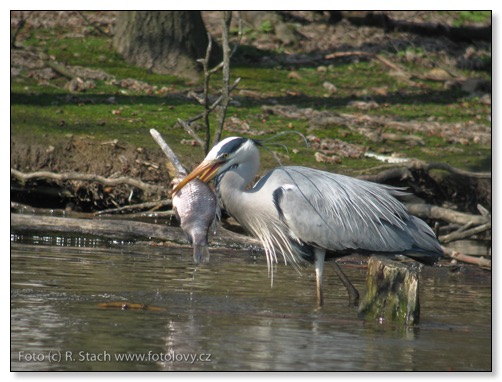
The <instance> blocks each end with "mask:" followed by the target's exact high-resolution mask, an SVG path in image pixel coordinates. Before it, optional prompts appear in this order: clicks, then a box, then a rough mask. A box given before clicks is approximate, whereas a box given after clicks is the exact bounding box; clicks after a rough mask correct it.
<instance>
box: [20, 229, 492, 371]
mask: <svg viewBox="0 0 502 382" xmlns="http://www.w3.org/2000/svg"><path fill="white" fill-rule="evenodd" d="M211 256H212V258H211V262H210V263H209V264H207V265H204V266H201V267H198V268H196V267H195V266H194V265H193V263H192V252H191V249H183V248H169V247H162V246H151V245H140V244H129V245H128V244H125V243H116V244H115V245H113V244H112V245H110V244H107V243H104V242H100V241H97V240H92V239H86V238H78V237H66V238H62V237H54V236H45V237H39V236H35V237H24V236H22V235H12V245H11V368H12V370H13V371H21V370H339V371H344V370H345V371H348V370H350V371H354V370H355V371H373V370H440V371H443V370H444V371H446V370H490V369H491V360H492V351H491V342H492V339H491V334H492V329H491V321H492V319H491V275H490V273H488V272H487V271H483V270H480V269H477V268H475V267H471V266H468V267H464V266H461V267H460V269H459V270H457V271H456V272H451V270H450V269H447V268H446V267H434V268H430V267H427V268H424V269H423V271H422V273H421V290H420V298H421V320H420V323H419V324H418V325H416V326H414V327H410V328H404V327H401V326H399V325H394V324H392V323H383V324H379V323H376V322H365V321H363V320H361V319H359V318H358V316H357V308H355V307H352V306H349V305H348V299H347V293H346V291H345V290H344V288H343V287H342V286H341V283H340V282H339V280H338V279H337V278H336V275H335V272H334V270H333V269H332V267H331V266H330V265H329V264H328V265H327V266H326V268H325V305H326V306H325V308H324V309H323V310H322V311H320V312H319V311H316V309H315V302H316V295H315V278H314V271H313V268H312V267H305V268H302V269H301V273H299V272H298V271H297V270H295V269H294V268H293V267H291V266H285V265H284V264H279V265H278V269H277V271H276V273H275V274H274V285H273V287H271V285H270V284H271V283H270V278H269V277H268V275H267V266H266V262H265V259H264V257H263V256H256V254H252V253H249V252H247V251H236V250H218V249H213V250H212V254H211ZM342 267H343V268H344V270H345V271H346V273H347V275H348V276H349V277H350V278H351V280H352V281H353V282H354V285H355V286H356V287H357V288H358V289H359V290H360V292H361V293H364V289H365V277H366V268H365V267H364V266H363V265H359V264H354V263H350V264H345V266H344V265H342ZM111 302H124V303H126V302H127V303H135V304H143V305H146V306H147V307H151V309H148V308H147V309H143V310H137V309H126V310H122V309H120V308H113V307H102V306H99V304H103V303H111Z"/></svg>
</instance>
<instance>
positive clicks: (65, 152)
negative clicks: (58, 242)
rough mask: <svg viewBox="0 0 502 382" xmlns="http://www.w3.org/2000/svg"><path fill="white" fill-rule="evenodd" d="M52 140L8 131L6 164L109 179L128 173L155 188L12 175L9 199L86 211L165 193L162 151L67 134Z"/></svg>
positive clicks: (156, 197)
mask: <svg viewBox="0 0 502 382" xmlns="http://www.w3.org/2000/svg"><path fill="white" fill-rule="evenodd" d="M52 143H53V144H43V143H37V142H35V140H33V141H31V142H30V141H29V138H28V139H27V138H22V139H21V138H19V137H16V136H13V137H11V168H13V169H16V170H19V171H21V172H23V173H32V172H37V171H49V172H52V173H56V174H64V173H80V174H87V175H99V176H103V177H106V178H109V179H115V178H121V177H127V178H131V179H134V180H139V181H141V182H144V183H146V184H148V185H152V186H155V187H156V188H158V189H157V190H155V189H154V188H152V189H151V190H150V189H149V190H143V189H140V188H136V187H131V186H129V185H125V184H119V185H114V186H108V185H103V184H100V183H99V182H92V181H83V180H63V181H58V180H50V179H30V180H28V181H26V182H23V181H21V180H19V179H17V178H15V177H11V200H12V201H15V202H18V203H23V204H29V205H32V206H34V207H44V208H69V209H76V210H78V211H84V212H90V211H96V210H101V209H106V208H114V207H118V206H122V205H127V204H134V203H140V202H144V201H154V200H161V199H165V198H167V197H168V194H169V183H170V181H171V179H170V177H169V172H168V168H167V167H166V159H165V156H164V154H163V153H162V152H161V151H160V150H158V152H153V151H152V150H148V149H145V148H142V147H137V146H134V145H130V144H128V143H125V142H121V141H119V140H112V141H100V140H98V139H95V138H92V137H74V136H70V137H67V138H65V139H61V140H60V141H57V142H52Z"/></svg>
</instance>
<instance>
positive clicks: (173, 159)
mask: <svg viewBox="0 0 502 382" xmlns="http://www.w3.org/2000/svg"><path fill="white" fill-rule="evenodd" d="M150 134H152V137H153V139H155V141H156V142H157V143H158V144H159V146H160V148H161V149H162V151H163V152H164V154H166V156H167V159H169V161H170V162H171V163H172V164H173V166H174V167H175V168H176V171H177V172H178V174H179V175H181V176H185V175H187V171H186V169H185V167H183V165H182V164H181V162H180V160H179V159H178V157H177V156H176V154H175V153H174V151H173V150H172V149H171V148H170V147H169V145H168V144H167V143H166V141H164V138H162V135H160V133H159V132H158V131H157V130H155V129H150Z"/></svg>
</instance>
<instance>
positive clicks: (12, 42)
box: [10, 12, 31, 48]
mask: <svg viewBox="0 0 502 382" xmlns="http://www.w3.org/2000/svg"><path fill="white" fill-rule="evenodd" d="M30 16H31V12H29V13H28V15H27V16H26V17H25V18H22V19H20V20H19V21H18V22H17V26H16V30H15V31H14V33H12V36H11V38H10V47H11V48H18V46H16V40H17V36H18V35H19V32H21V30H22V29H23V27H24V26H25V25H26V20H27V19H28V17H30Z"/></svg>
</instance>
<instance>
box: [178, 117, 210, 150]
mask: <svg viewBox="0 0 502 382" xmlns="http://www.w3.org/2000/svg"><path fill="white" fill-rule="evenodd" d="M178 122H179V124H180V125H181V126H183V128H184V129H185V131H186V132H187V133H188V134H190V136H191V137H192V138H193V139H195V141H196V142H197V144H198V145H199V146H201V147H204V146H205V143H204V141H203V140H202V138H201V137H199V136H198V135H197V133H196V132H195V131H194V130H193V129H192V128H191V127H190V124H189V123H187V122H185V121H183V120H182V119H181V118H178Z"/></svg>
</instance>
